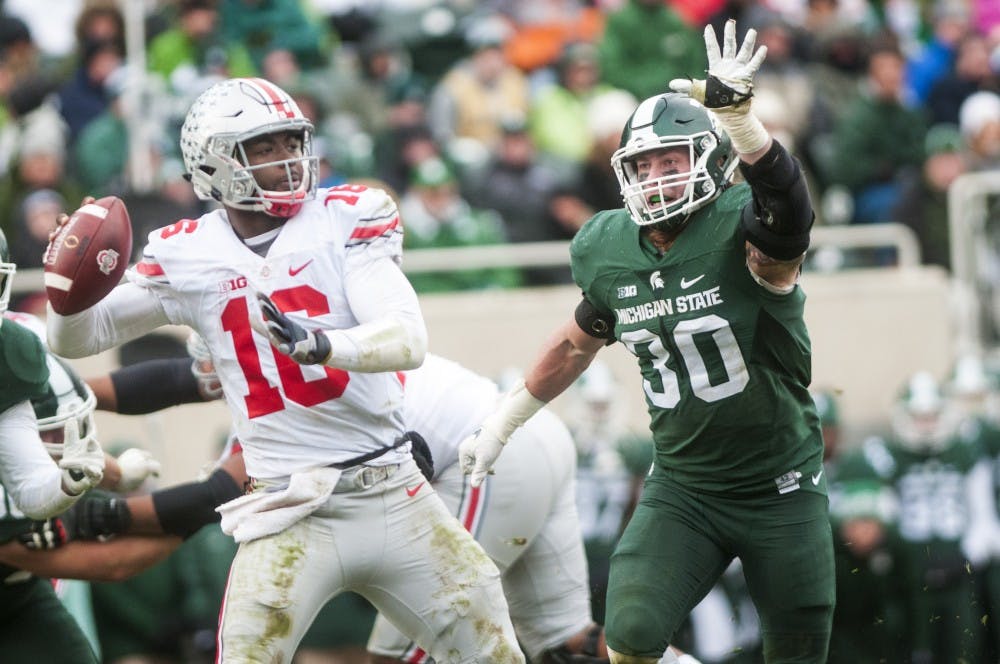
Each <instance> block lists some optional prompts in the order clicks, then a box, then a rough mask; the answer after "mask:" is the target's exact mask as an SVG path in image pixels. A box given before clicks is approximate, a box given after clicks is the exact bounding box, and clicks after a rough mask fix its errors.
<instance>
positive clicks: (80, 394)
mask: <svg viewBox="0 0 1000 664" xmlns="http://www.w3.org/2000/svg"><path fill="white" fill-rule="evenodd" d="M45 355H46V363H47V364H48V367H49V383H48V386H47V387H46V390H45V394H43V395H41V396H39V397H35V398H34V399H32V400H31V405H32V406H33V407H34V409H35V419H36V420H38V433H39V434H40V435H41V437H42V442H44V443H45V449H46V450H48V452H49V454H51V455H52V456H54V457H60V456H62V451H63V430H64V427H65V425H66V422H68V421H69V420H74V419H75V420H76V421H77V422H78V423H79V426H80V437H81V438H82V437H84V436H86V435H88V434H89V433H90V432H91V431H93V428H94V417H93V415H94V409H95V407H96V406H97V398H96V397H95V396H94V393H93V391H92V390H91V389H90V386H89V385H87V384H86V383H84V382H83V381H82V380H80V377H79V376H78V375H77V374H76V372H75V371H73V369H72V368H70V366H69V365H68V364H66V362H64V361H63V360H62V359H60V358H59V357H56V356H55V355H54V354H52V353H46V354H45Z"/></svg>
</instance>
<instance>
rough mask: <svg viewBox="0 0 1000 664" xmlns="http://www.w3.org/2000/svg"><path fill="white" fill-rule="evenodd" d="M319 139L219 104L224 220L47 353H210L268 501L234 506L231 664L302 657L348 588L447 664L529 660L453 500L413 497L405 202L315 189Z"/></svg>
mask: <svg viewBox="0 0 1000 664" xmlns="http://www.w3.org/2000/svg"><path fill="white" fill-rule="evenodd" d="M312 133H313V127H312V124H311V122H310V121H309V120H308V119H307V118H306V117H305V116H304V115H303V114H302V112H301V110H300V109H299V108H298V105H297V104H296V103H295V101H294V100H293V99H292V98H291V97H290V96H289V95H288V94H287V93H286V92H285V91H283V90H281V89H280V88H279V87H277V86H275V85H274V84H272V83H270V82H268V81H265V80H263V79H229V80H226V81H222V82H220V83H217V84H215V85H214V86H212V87H211V88H209V89H208V90H206V91H205V92H203V93H202V94H201V95H200V96H199V97H198V99H196V100H195V102H194V103H193V105H192V106H191V108H190V110H189V111H188V114H187V116H186V118H185V121H184V125H183V127H182V129H181V139H180V143H181V151H182V154H183V157H184V164H185V168H186V170H187V174H188V176H189V177H190V179H191V183H192V185H193V186H194V190H195V192H196V193H197V194H198V196H199V197H200V198H202V199H203V200H214V201H216V202H218V203H221V208H220V209H217V210H214V211H212V212H209V213H207V214H205V215H203V216H202V217H200V218H199V219H182V220H180V221H178V222H176V223H174V224H171V225H169V226H166V227H164V228H162V229H160V230H156V231H153V232H152V233H150V235H149V239H148V243H147V245H146V247H145V249H144V252H143V257H142V259H141V260H140V261H139V262H138V263H137V264H136V265H134V266H133V267H132V268H130V269H129V271H128V273H127V276H128V283H126V284H122V285H120V286H118V287H117V288H115V290H113V291H112V292H111V293H110V294H109V295H108V296H107V297H106V298H104V299H103V300H102V301H101V302H99V303H98V304H96V305H95V306H93V307H90V308H88V309H85V310H83V311H82V312H80V313H78V314H73V315H68V316H61V315H58V314H56V313H55V312H54V311H52V310H51V309H50V311H49V315H48V327H49V336H48V340H49V344H50V346H51V347H52V349H53V350H54V351H55V352H56V353H58V354H60V355H63V356H66V357H84V356H88V355H92V354H95V353H98V352H100V351H102V350H105V349H107V348H111V347H113V346H116V345H118V344H121V343H123V342H125V341H128V340H130V339H134V338H136V337H138V336H140V335H142V334H145V333H148V332H149V331H151V330H153V329H155V328H157V327H159V326H161V325H166V324H179V325H187V326H189V327H191V328H193V329H194V330H195V331H197V332H198V333H199V334H200V335H201V337H202V338H203V339H204V341H205V343H206V345H207V347H208V351H209V353H210V354H211V356H212V358H214V360H215V362H216V365H215V366H216V370H217V372H218V377H219V381H220V383H221V386H222V388H223V391H224V395H225V399H226V402H227V404H228V406H229V409H230V411H231V412H232V415H233V420H234V426H235V429H236V433H237V436H238V438H239V440H240V442H241V443H242V446H243V452H244V461H245V463H246V471H247V473H248V474H249V476H250V477H252V478H253V480H252V486H253V488H254V491H253V492H252V493H250V494H249V495H247V496H241V497H240V498H237V499H236V500H233V501H230V502H229V503H227V504H226V505H225V506H223V507H224V509H222V512H223V517H222V524H223V529H224V530H226V532H228V533H230V534H232V535H233V536H234V537H235V538H236V540H237V541H238V542H240V547H239V551H238V552H237V554H236V558H235V560H234V562H233V566H232V570H231V573H230V583H229V586H228V588H227V592H226V597H225V600H224V604H223V606H222V610H221V615H220V628H219V661H221V662H227V663H228V662H249V661H263V660H266V661H279V660H280V661H287V660H290V659H291V657H292V654H293V652H294V651H295V647H296V645H297V643H298V642H299V640H300V639H301V637H302V635H303V634H304V633H305V631H306V629H307V628H308V627H309V624H310V622H311V620H312V617H313V616H314V615H315V614H316V612H317V611H318V610H319V608H320V607H321V606H322V605H323V604H324V603H325V602H326V601H327V600H328V599H330V598H331V597H332V596H334V595H336V594H338V593H340V592H342V591H344V590H345V589H348V588H350V589H353V590H355V591H357V592H358V593H359V594H361V595H364V596H365V597H366V598H367V599H369V600H370V601H371V602H372V603H373V604H374V605H375V606H376V607H377V608H378V609H379V610H380V611H382V612H383V613H384V614H385V615H386V616H388V617H389V618H390V619H391V620H392V621H393V623H395V624H396V625H397V626H398V627H399V628H400V629H401V630H402V631H403V632H404V633H405V634H407V636H408V637H409V638H411V639H412V640H414V641H416V642H417V643H420V644H421V646H423V647H424V648H425V649H426V650H428V652H430V653H431V655H432V656H433V657H434V658H435V659H437V660H439V661H461V662H473V661H490V662H520V661H523V658H522V656H521V655H520V652H519V650H518V647H517V641H516V638H515V636H514V629H513V626H512V625H511V622H510V618H509V617H508V616H507V604H506V602H505V600H504V596H503V590H502V587H501V584H500V575H499V571H498V570H497V568H496V565H495V564H493V562H492V561H490V559H489V558H488V557H487V556H486V554H485V553H484V552H483V551H482V548H481V547H479V545H478V544H476V542H475V540H473V538H472V536H471V535H469V533H468V532H467V531H465V530H464V529H463V528H462V527H461V526H460V525H459V524H458V522H457V521H455V519H454V518H452V516H451V515H450V514H449V513H448V511H447V509H446V508H445V506H444V504H443V503H442V502H441V500H440V498H438V497H437V495H436V494H434V493H432V492H424V493H423V494H421V495H416V496H411V495H410V494H409V493H408V492H407V489H408V488H411V487H414V486H416V485H418V484H420V483H421V482H422V481H424V479H423V476H422V475H421V474H420V470H419V469H418V468H417V466H416V464H415V463H414V461H413V458H412V456H411V454H410V448H409V443H408V441H407V440H405V439H404V438H403V437H402V434H403V418H402V404H403V399H402V396H403V388H402V384H401V383H400V380H399V377H398V376H397V374H396V372H397V371H401V370H405V369H411V368H414V367H416V366H419V365H420V363H421V362H422V361H423V357H424V353H425V351H426V345H427V338H426V337H427V334H426V329H425V326H424V321H423V317H422V315H421V312H420V308H419V305H418V302H417V298H416V295H415V294H414V292H413V289H412V287H411V286H410V284H409V282H408V281H407V280H406V278H405V277H404V276H403V273H402V271H401V270H400V269H399V262H400V260H401V247H402V227H401V225H400V221H399V215H398V213H397V211H396V207H395V204H394V203H393V202H392V200H391V199H390V198H389V196H388V195H386V194H385V193H384V192H383V191H381V190H378V189H369V188H366V187H363V186H360V185H342V186H339V187H333V188H330V189H323V190H319V191H317V184H316V183H317V170H318V158H317V157H316V156H315V155H313V154H312ZM220 509H221V508H220ZM428 587H433V588H434V589H435V590H434V591H433V593H432V595H433V598H434V600H435V602H434V603H433V604H432V605H428V603H427V597H428V595H427V592H426V589H427V588H428ZM456 606H462V607H466V609H464V610H463V611H456V610H455V609H454V608H453V607H456Z"/></svg>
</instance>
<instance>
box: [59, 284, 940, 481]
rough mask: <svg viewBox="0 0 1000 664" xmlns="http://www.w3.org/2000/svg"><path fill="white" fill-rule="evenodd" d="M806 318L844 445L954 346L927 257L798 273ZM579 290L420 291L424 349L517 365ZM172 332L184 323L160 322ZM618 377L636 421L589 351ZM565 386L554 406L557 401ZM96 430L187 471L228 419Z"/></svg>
mask: <svg viewBox="0 0 1000 664" xmlns="http://www.w3.org/2000/svg"><path fill="white" fill-rule="evenodd" d="M802 286H803V288H805V290H806V293H807V296H808V300H807V304H806V319H807V322H808V324H809V328H810V334H811V337H812V343H813V385H814V386H816V387H826V388H830V389H833V390H835V391H836V392H837V393H838V394H839V396H840V412H841V418H842V420H843V422H844V424H845V429H846V431H845V434H846V439H845V441H844V442H845V444H847V445H850V444H854V443H856V442H857V441H858V440H859V439H860V437H861V436H862V435H864V434H865V433H868V432H871V431H876V430H880V429H881V428H882V427H883V426H884V422H885V418H886V415H887V413H888V410H889V408H890V406H891V404H892V402H893V399H894V397H895V395H896V394H897V391H898V389H899V387H900V385H901V384H902V382H903V381H904V380H905V378H906V377H907V376H908V375H909V374H911V373H912V372H914V371H917V370H920V369H927V370H930V371H931V372H933V373H934V374H935V375H937V376H939V377H944V376H945V374H946V372H947V370H948V368H949V366H950V365H951V362H952V358H953V352H954V348H955V330H954V324H953V318H954V317H953V314H952V305H951V297H950V286H949V280H948V278H947V276H946V274H945V272H944V271H942V270H940V269H937V268H931V267H911V268H900V269H877V270H848V271H843V272H838V273H833V274H820V273H807V274H806V275H805V276H804V277H803V279H802ZM578 301H579V292H578V290H577V289H576V288H575V287H572V286H560V287H552V288H536V289H530V290H509V291H475V292H463V293H454V294H443V295H426V296H422V298H421V302H422V306H423V310H424V316H425V318H426V320H427V325H428V330H429V334H430V350H431V351H432V352H434V353H437V354H439V355H443V356H445V357H449V358H451V359H454V360H457V361H459V362H461V363H463V364H465V365H466V366H468V367H470V368H472V369H475V370H477V371H479V372H481V373H483V374H486V375H489V376H494V377H496V376H498V375H499V373H500V372H501V371H502V370H505V369H509V368H512V367H516V368H519V369H523V368H524V367H525V366H526V365H527V364H528V363H529V362H530V361H531V360H532V359H533V358H534V356H535V353H536V351H537V349H538V347H539V345H540V344H541V343H542V341H543V340H544V339H545V338H546V337H547V336H548V335H549V334H550V333H551V332H552V331H553V330H554V329H555V328H556V327H557V326H558V325H560V324H561V323H562V322H564V321H565V320H566V319H567V317H569V316H571V315H572V312H573V309H574V308H575V306H576V304H577V302H578ZM167 329H169V330H170V331H171V332H173V333H176V334H177V335H179V336H180V337H181V338H184V337H185V336H186V329H185V328H167ZM599 357H601V358H602V359H603V360H604V361H605V362H607V363H608V365H609V366H610V367H611V369H612V371H613V372H614V374H615V376H616V377H617V378H618V380H619V383H620V385H621V387H622V390H623V393H624V395H625V398H623V399H622V402H623V403H624V404H625V406H626V407H627V408H628V420H629V422H630V423H631V426H632V427H633V428H635V429H636V430H638V431H644V430H645V429H646V426H647V416H646V413H645V404H644V402H643V400H642V391H641V384H640V381H639V377H638V373H637V371H636V367H635V361H634V359H633V358H632V356H631V355H630V354H629V353H628V351H626V350H625V348H624V347H623V346H622V345H621V344H615V345H614V346H611V347H609V348H607V349H605V350H603V351H601V353H600V356H599ZM115 358H116V354H115V353H114V352H107V353H103V354H101V355H98V356H95V357H92V358H86V359H83V360H74V361H73V364H74V366H76V367H77V368H78V370H79V371H80V372H81V375H83V376H90V375H95V374H98V373H101V372H104V371H108V370H110V369H112V368H114V367H115V366H116V364H115V362H116V360H115ZM568 402H569V401H568V397H567V396H566V395H563V396H562V397H560V398H559V399H557V400H556V401H555V402H554V404H553V407H554V408H555V409H556V410H557V411H561V412H566V406H567V404H568ZM97 421H98V429H99V434H100V439H101V441H102V442H103V443H104V444H105V446H107V447H111V446H113V445H118V444H120V443H123V442H128V443H129V444H134V445H139V446H142V447H145V448H146V449H149V450H150V451H151V452H153V453H154V454H155V455H156V456H157V458H159V459H160V460H161V461H162V463H163V476H162V479H161V481H162V482H163V483H165V484H171V483H174V482H178V481H184V480H189V479H194V478H195V476H196V475H197V474H198V472H199V470H200V469H201V468H202V466H203V465H204V464H206V463H208V462H210V461H211V460H212V459H213V458H214V454H215V451H216V450H217V447H218V444H219V441H220V440H221V439H222V438H223V437H224V436H225V434H226V431H227V430H228V424H229V415H228V412H227V410H226V408H225V406H224V405H223V404H222V403H221V402H215V403H208V404H196V405H187V406H181V407H176V408H171V409H169V410H167V411H164V412H161V413H156V414H153V415H144V416H131V417H126V416H119V415H112V414H108V413H98V418H97Z"/></svg>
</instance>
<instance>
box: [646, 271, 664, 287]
mask: <svg viewBox="0 0 1000 664" xmlns="http://www.w3.org/2000/svg"><path fill="white" fill-rule="evenodd" d="M649 287H650V288H652V289H653V290H663V277H661V276H660V271H659V270H657V271H656V272H654V273H653V274H651V275H649Z"/></svg>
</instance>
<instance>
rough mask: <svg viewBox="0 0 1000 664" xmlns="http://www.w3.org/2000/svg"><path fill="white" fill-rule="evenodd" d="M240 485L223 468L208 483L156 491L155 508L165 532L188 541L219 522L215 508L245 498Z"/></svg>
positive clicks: (182, 485) (183, 485) (193, 483)
mask: <svg viewBox="0 0 1000 664" xmlns="http://www.w3.org/2000/svg"><path fill="white" fill-rule="evenodd" d="M242 493H243V490H242V489H241V488H240V485H239V484H237V483H236V481H235V480H234V479H233V478H232V476H230V474H229V473H227V472H226V471H224V470H222V469H221V468H220V469H218V470H216V471H215V472H214V473H212V475H211V476H210V477H209V478H208V479H207V480H205V481H204V482H189V483H188V484H181V485H179V486H174V487H170V488H169V489H160V490H159V491H154V492H153V494H152V496H153V507H154V508H155V509H156V517H157V518H158V519H159V520H160V526H161V527H162V528H163V532H165V533H169V534H170V535H180V536H181V537H183V538H185V539H186V538H188V537H190V536H191V535H193V534H195V533H196V532H198V529H200V528H201V527H202V526H207V525H208V524H210V523H218V522H219V521H220V520H221V518H222V517H221V516H220V515H219V513H218V512H216V511H215V508H216V507H218V506H219V505H221V504H222V503H227V502H229V501H230V500H232V499H233V498H238V497H239V496H240V495H242Z"/></svg>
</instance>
